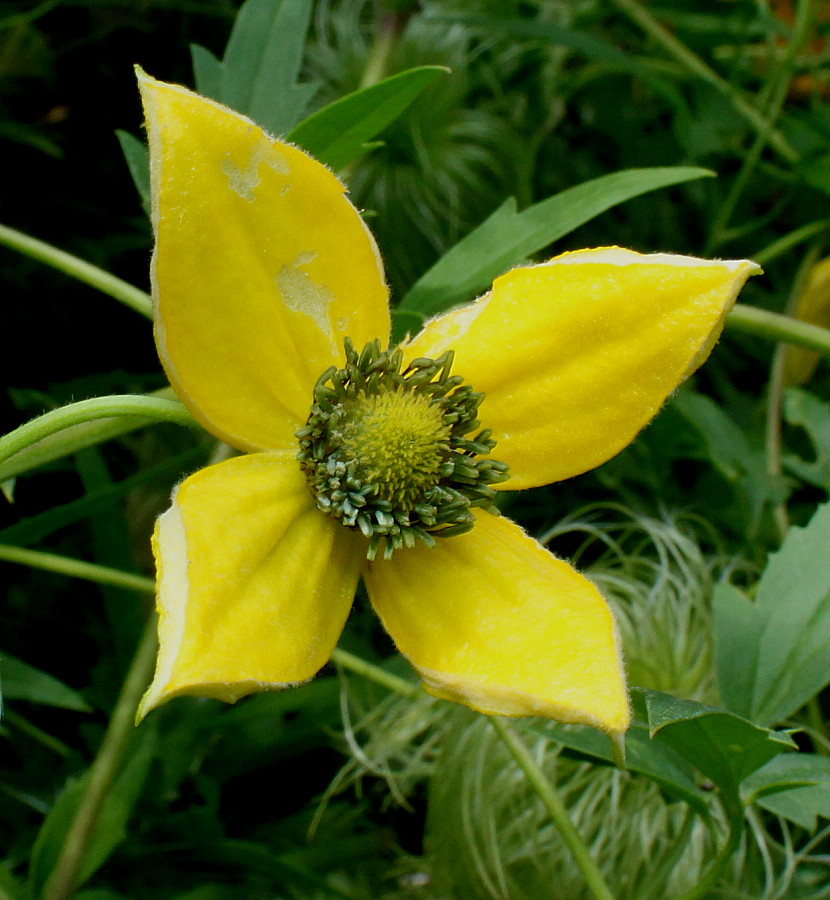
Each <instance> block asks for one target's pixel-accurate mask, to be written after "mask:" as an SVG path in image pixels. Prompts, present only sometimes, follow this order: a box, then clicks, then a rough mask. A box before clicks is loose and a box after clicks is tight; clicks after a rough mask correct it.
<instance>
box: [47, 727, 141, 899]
mask: <svg viewBox="0 0 830 900" xmlns="http://www.w3.org/2000/svg"><path fill="white" fill-rule="evenodd" d="M156 739H157V738H156V734H155V729H153V728H151V727H148V726H144V727H143V728H142V729H141V731H140V737H139V739H138V740H137V742H136V744H135V746H134V750H133V753H132V755H131V756H130V758H129V759H128V760H127V762H126V764H125V765H124V768H123V769H122V770H121V772H120V774H119V775H118V777H117V778H116V779H115V781H114V782H113V783H112V784H111V785H110V787H109V789H108V790H107V792H106V794H105V796H104V799H103V802H102V804H101V807H100V809H99V811H98V815H97V816H96V818H95V822H94V825H93V828H92V831H91V833H90V834H89V836H88V839H87V840H86V842H85V844H84V852H83V858H82V862H81V866H80V868H79V870H78V879H77V883H78V885H81V884H83V883H84V882H85V881H87V880H88V879H89V878H90V877H91V876H92V875H93V874H94V873H95V872H96V871H97V870H98V869H99V868H100V867H101V866H102V865H103V864H104V863H105V862H106V860H107V859H108V857H109V856H110V854H111V853H112V852H113V850H114V849H115V848H116V847H117V846H118V844H120V843H121V841H122V840H123V839H124V838H125V837H126V835H127V823H128V821H129V819H130V816H131V814H132V811H133V807H134V806H135V803H136V801H137V800H138V797H139V794H140V793H141V789H142V788H143V786H144V782H145V780H146V778H147V772H148V770H149V768H150V763H151V762H152V760H153V754H154V749H155V742H156ZM88 779H89V773H87V774H86V775H84V776H82V777H80V778H75V779H71V780H70V781H68V782H67V784H66V787H65V788H64V790H63V792H62V793H61V795H60V797H58V799H57V801H56V802H55V805H54V806H53V807H52V809H51V810H50V812H49V815H48V816H47V817H46V819H45V820H44V822H43V825H42V826H41V828H40V831H39V832H38V836H37V840H36V841H35V846H34V850H33V851H32V862H31V869H30V878H31V886H32V893H33V894H34V895H35V896H38V897H39V896H40V895H41V892H42V890H43V887H44V885H45V884H46V882H47V880H48V878H49V875H50V874H51V872H52V870H53V869H54V867H55V863H56V862H57V859H58V855H59V854H60V852H61V848H62V847H63V843H64V840H65V839H66V836H67V833H68V832H69V829H70V828H71V827H72V823H73V822H74V820H75V815H76V813H77V811H78V805H79V804H80V802H81V799H82V798H83V796H84V793H85V791H86V786H87V783H88Z"/></svg>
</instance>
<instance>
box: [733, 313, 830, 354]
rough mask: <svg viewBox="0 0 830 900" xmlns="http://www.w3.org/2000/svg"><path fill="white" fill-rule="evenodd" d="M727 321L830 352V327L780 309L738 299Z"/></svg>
mask: <svg viewBox="0 0 830 900" xmlns="http://www.w3.org/2000/svg"><path fill="white" fill-rule="evenodd" d="M726 325H727V327H728V328H734V329H735V331H742V332H744V333H745V334H754V335H757V336H758V337H763V338H767V339H768V340H770V341H783V342H784V343H787V344H795V345H796V346H797V347H804V349H805V350H815V351H816V353H821V355H822V356H830V331H828V330H827V329H826V328H821V327H819V326H818V325H810V324H809V323H808V322H800V321H799V320H798V319H793V318H791V317H790V316H782V315H781V314H780V313H774V312H769V311H768V310H766V309H758V308H756V307H754V306H746V305H745V304H743V303H736V304H735V306H733V307H732V311H731V312H730V313H729V315H728V316H727V317H726Z"/></svg>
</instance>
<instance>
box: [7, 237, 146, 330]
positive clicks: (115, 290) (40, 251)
mask: <svg viewBox="0 0 830 900" xmlns="http://www.w3.org/2000/svg"><path fill="white" fill-rule="evenodd" d="M0 244H5V246H6V247H9V248H11V249H12V250H17V251H18V252H20V253H24V254H25V255H26V256H30V257H31V258H32V259H36V260H38V261H39V262H43V263H46V264H47V265H49V266H52V268H54V269H57V270H58V271H60V272H63V273H64V274H66V275H69V276H70V277H71V278H75V279H77V280H78V281H82V282H84V284H88V285H89V286H90V287H94V288H96V289H97V290H99V291H102V292H103V293H104V294H108V295H109V296H110V297H114V298H115V299H116V300H119V301H120V302H121V303H123V304H124V305H125V306H129V307H130V309H134V310H135V311H136V312H139V313H141V315H143V316H147V318H148V319H152V318H153V304H152V301H151V300H150V297H149V296H148V295H147V294H145V293H144V291H140V290H139V289H138V288H137V287H133V286H132V285H131V284H128V283H127V282H126V281H122V279H120V278H117V277H116V276H115V275H111V274H110V273H109V272H107V271H106V270H104V269H99V268H98V266H93V265H92V263H88V262H86V260H83V259H79V258H78V257H77V256H73V255H72V254H71V253H66V252H65V251H64V250H59V249H58V248H57V247H53V246H52V245H51V244H47V243H46V242H45V241H39V240H38V239H37V238H33V237H30V236H29V235H28V234H23V232H22V231H16V230H15V229H14V228H8V227H7V226H5V225H0Z"/></svg>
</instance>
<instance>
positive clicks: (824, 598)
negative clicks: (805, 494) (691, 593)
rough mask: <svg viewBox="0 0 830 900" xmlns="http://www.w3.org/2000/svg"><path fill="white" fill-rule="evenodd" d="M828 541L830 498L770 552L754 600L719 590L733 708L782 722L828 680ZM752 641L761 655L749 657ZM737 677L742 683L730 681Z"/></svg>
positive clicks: (720, 651) (720, 654)
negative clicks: (741, 667)
mask: <svg viewBox="0 0 830 900" xmlns="http://www.w3.org/2000/svg"><path fill="white" fill-rule="evenodd" d="M828 546H830V504H825V505H823V506H821V507H819V509H818V511H817V512H816V514H815V515H814V516H813V518H812V520H811V521H810V523H809V524H808V525H807V526H806V527H805V528H793V529H792V530H791V531H790V533H789V534H788V535H787V537H786V539H785V540H784V543H783V544H782V546H781V549H780V550H779V551H778V553H774V554H772V555H771V556H770V559H769V563H768V564H767V567H766V569H765V570H764V573H763V575H762V576H761V581H760V583H759V585H758V590H757V594H756V599H755V602H754V603H751V602H750V601H748V600H746V599H745V598H743V599H742V598H741V597H740V595H739V594H738V592H736V591H734V589H733V591H730V592H723V591H720V592H718V595H717V597H716V602H715V623H714V626H715V645H716V648H717V649H716V661H717V665H718V681H719V683H720V685H721V691H722V692H723V694H724V696H725V698H728V702H729V704H730V706H731V707H732V708H734V709H735V710H736V711H737V712H740V713H741V714H742V715H745V716H747V717H748V718H750V719H752V720H753V721H754V722H759V723H761V724H764V725H771V724H774V723H775V722H781V721H783V720H784V719H786V718H788V717H789V716H791V715H792V714H793V713H795V712H796V711H797V710H798V709H799V708H800V707H802V706H803V705H804V704H805V703H806V702H807V701H808V700H809V699H810V698H811V697H813V696H815V694H816V693H818V691H820V690H821V689H822V688H823V687H824V686H825V685H827V684H830V568H828V566H827V561H826V554H827V547H828ZM750 641H754V642H755V643H756V645H757V653H756V652H752V653H751V655H747V657H746V658H744V657H742V656H741V654H743V653H747V647H748V644H749V642H750ZM730 657H732V659H733V661H732V662H730ZM735 660H741V663H742V664H743V665H745V666H746V670H747V671H746V672H745V673H743V674H737V673H736V671H735V670H736V667H737V666H738V665H739V663H737V662H735ZM736 677H737V678H738V679H739V681H740V683H739V684H738V685H736V686H733V685H732V680H733V679H734V678H736Z"/></svg>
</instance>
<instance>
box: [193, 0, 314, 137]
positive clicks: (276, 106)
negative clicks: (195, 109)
mask: <svg viewBox="0 0 830 900" xmlns="http://www.w3.org/2000/svg"><path fill="white" fill-rule="evenodd" d="M310 17H311V0H247V2H246V3H243V4H242V6H241V7H240V9H239V12H238V14H237V16H236V21H235V23H234V26H233V30H232V31H231V36H230V39H229V40H228V46H227V48H226V50H225V57H224V59H223V61H222V62H221V63H220V62H218V60H216V58H215V57H213V55H212V54H211V53H210V51H208V50H206V49H205V48H204V47H199V46H198V45H194V46H192V47H191V55H192V59H193V68H194V73H195V75H196V86H197V89H198V90H199V92H200V93H203V94H205V96H208V97H212V98H213V99H214V100H218V101H219V102H220V103H224V104H225V105H226V106H229V107H230V108H231V109H235V110H236V111H237V112H241V113H243V114H244V115H246V116H249V117H250V118H251V119H253V120H254V121H255V122H256V123H257V124H258V125H260V126H261V127H262V128H264V129H265V130H266V131H269V132H271V133H273V134H277V135H283V134H287V133H288V132H289V131H290V130H291V129H292V128H293V127H294V125H295V124H296V123H297V122H298V121H299V120H300V119H301V118H302V115H303V111H304V110H305V108H306V107H307V106H308V103H309V101H310V100H311V98H312V96H313V95H314V94H315V92H316V91H317V85H316V84H298V83H297V77H298V75H299V73H300V65H301V63H302V59H303V52H304V50H305V41H306V33H307V31H308V23H309V20H310Z"/></svg>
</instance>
